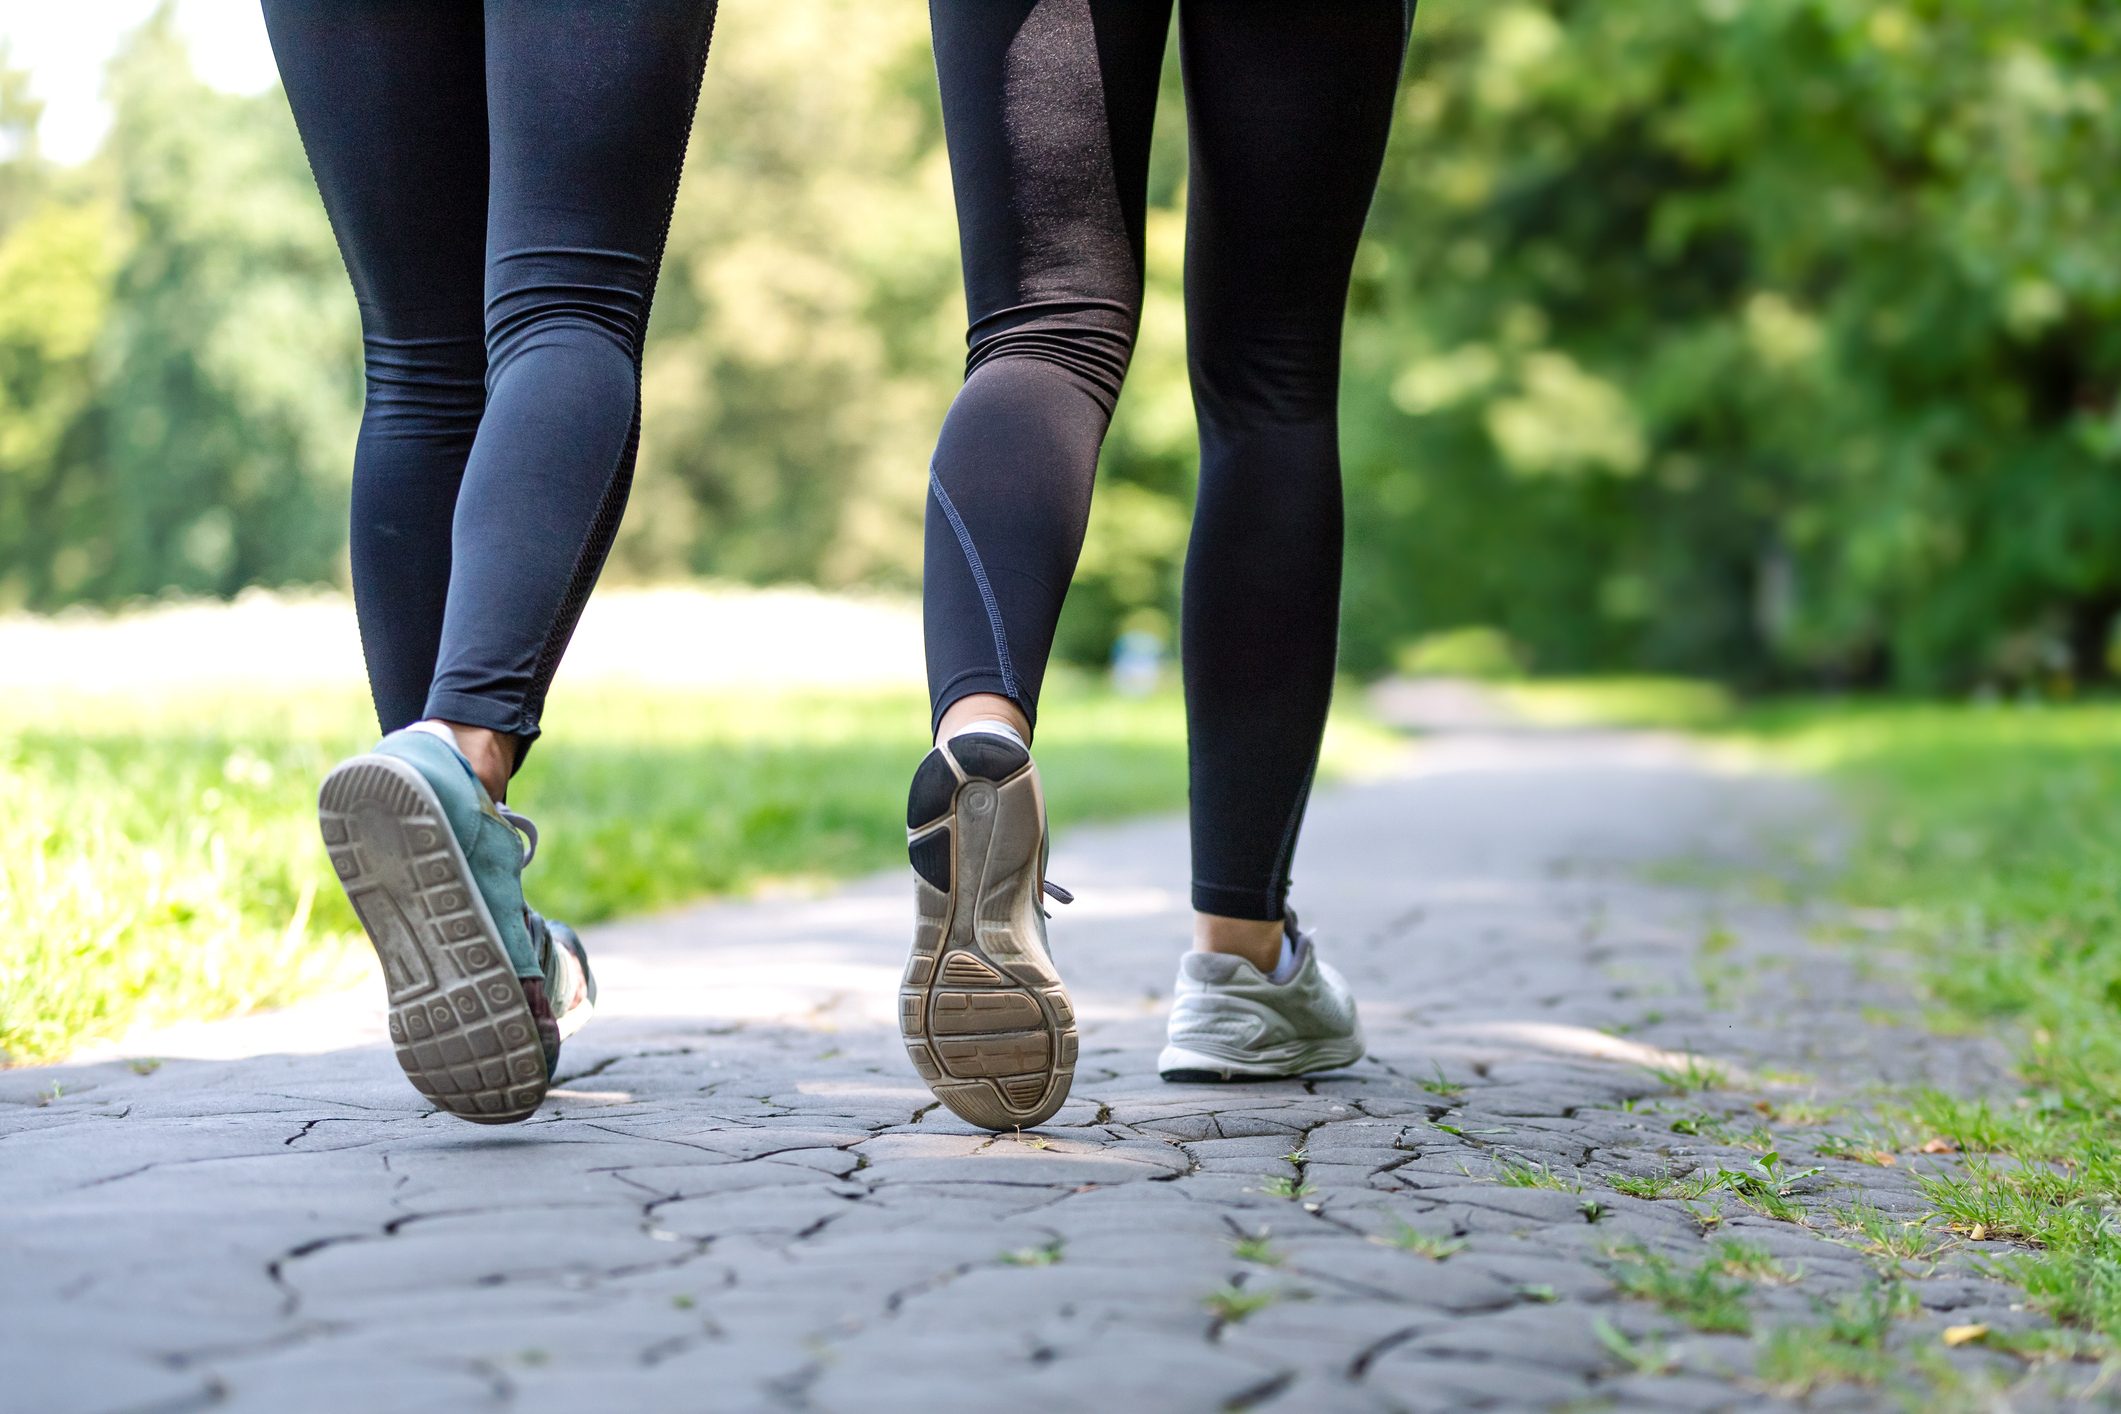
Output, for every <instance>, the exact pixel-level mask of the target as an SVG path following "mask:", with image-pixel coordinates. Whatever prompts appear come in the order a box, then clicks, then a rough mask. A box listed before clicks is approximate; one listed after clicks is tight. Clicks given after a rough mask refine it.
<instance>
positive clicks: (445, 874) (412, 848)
mask: <svg viewBox="0 0 2121 1414" xmlns="http://www.w3.org/2000/svg"><path fill="white" fill-rule="evenodd" d="M317 827H318V830H319V831H320V832H321V833H322V834H323V836H324V846H325V848H326V849H328V850H329V851H330V852H331V862H332V867H333V868H334V869H336V870H337V871H338V875H339V883H340V885H341V887H343V888H344V889H345V890H346V897H347V900H348V901H349V902H351V903H352V904H353V907H354V912H355V913H356V914H357V915H359V917H360V919H361V927H362V929H363V931H365V932H366V933H367V934H368V941H369V943H370V944H371V945H373V946H374V948H375V950H376V957H377V959H378V960H379V961H380V962H381V963H382V964H383V980H384V985H385V986H386V987H387V988H388V992H389V1011H390V1041H391V1046H392V1048H393V1049H394V1050H395V1051H396V1053H397V1057H398V1064H399V1066H401V1067H402V1068H403V1069H404V1071H405V1078H406V1079H408V1080H410V1081H411V1082H412V1085H413V1088H414V1089H415V1090H418V1091H419V1092H420V1093H421V1094H422V1095H425V1096H426V1097H427V1098H428V1099H429V1100H431V1101H433V1102H434V1104H435V1105H436V1106H437V1107H438V1108H440V1109H443V1110H446V1111H447V1112H449V1113H450V1114H453V1115H455V1116H457V1117H458V1118H459V1119H467V1120H470V1121H472V1122H473V1123H474V1124H513V1123H515V1122H517V1121H518V1120H523V1119H528V1118H529V1117H530V1115H531V1114H532V1113H533V1112H535V1111H536V1109H537V1107H538V1105H539V1104H540V1103H541V1102H542V1101H543V1100H544V1098H545V1090H546V1087H547V1085H548V1084H549V1083H550V1079H549V1075H548V1073H547V1070H546V1066H545V1052H544V1049H543V1047H542V1045H541V1044H540V1042H539V1039H538V1028H537V1022H536V1019H535V1017H533V1015H532V1014H531V1010H530V1003H529V1001H528V1000H527V999H526V998H525V996H524V994H523V985H522V983H521V982H520V981H519V980H518V979H517V977H516V974H515V969H514V967H513V966H512V965H511V964H510V963H509V960H508V949H507V947H506V946H505V945H504V944H503V943H502V941H501V936H500V931H499V930H498V929H497V928H496V927H495V926H494V922H493V915H492V914H491V913H490V912H489V911H488V910H487V907H486V900H485V899H484V897H482V896H481V895H480V893H479V890H478V887H477V886H476V885H475V884H474V883H473V882H472V880H471V867H470V865H469V864H468V863H466V861H465V859H464V852H463V850H462V849H461V848H460V847H459V846H458V844H457V839H456V835H455V833H454V832H453V831H451V830H450V828H449V825H448V822H447V818H446V817H445V816H444V815H443V812H442V804H441V801H440V800H438V799H437V798H436V797H435V793H434V790H433V788H432V787H431V786H429V785H428V784H427V782H426V781H425V780H424V779H423V778H422V777H421V775H420V773H419V772H418V771H416V770H414V769H413V768H412V767H411V766H410V765H408V764H406V763H405V762H403V761H399V760H396V759H395V758H393V757H389V756H356V757H354V758H353V759H352V760H350V761H346V762H343V763H342V764H340V765H339V766H338V767H337V768H336V769H334V770H333V771H332V773H331V774H330V775H329V776H326V777H325V778H324V785H323V787H322V788H321V789H320V790H319V791H318V792H317Z"/></svg>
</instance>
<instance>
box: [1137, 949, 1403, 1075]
mask: <svg viewBox="0 0 2121 1414" xmlns="http://www.w3.org/2000/svg"><path fill="white" fill-rule="evenodd" d="M1289 929H1290V935H1291V939H1292V941H1293V945H1294V947H1295V949H1296V955H1297V956H1296V971H1295V972H1294V973H1293V974H1292V975H1291V976H1290V978H1289V980H1288V981H1286V982H1275V981H1274V980H1273V979H1272V978H1270V977H1268V976H1266V975H1265V974H1264V973H1262V972H1261V971H1260V970H1259V969H1258V968H1256V967H1254V966H1253V965H1252V964H1251V963H1249V962H1247V961H1245V960H1244V959H1243V958H1241V957H1236V956H1234V955H1232V954H1230V953H1215V952H1189V953H1187V954H1186V955H1185V956H1184V957H1183V958H1181V959H1179V964H1178V985H1177V988H1176V990H1175V993H1174V995H1173V997H1172V1001H1171V1029H1170V1032H1169V1040H1168V1044H1166V1045H1165V1046H1164V1049H1163V1052H1162V1053H1161V1054H1160V1055H1158V1056H1157V1058H1156V1068H1157V1070H1158V1072H1160V1073H1161V1074H1162V1075H1163V1078H1164V1079H1166V1080H1172V1081H1192V1082H1198V1081H1223V1080H1282V1079H1286V1078H1288V1077H1289V1076H1292V1075H1304V1074H1308V1073H1309V1072H1311V1071H1315V1070H1337V1069H1339V1068H1340V1067H1342V1066H1348V1065H1353V1064H1354V1063H1355V1062H1356V1061H1358V1060H1361V1059H1362V1054H1363V1040H1362V1023H1361V1022H1360V1021H1358V1020H1357V1019H1356V1016H1355V997H1354V994H1353V993H1351V992H1350V991H1349V990H1348V984H1347V982H1345V981H1344V980H1342V978H1341V975H1340V974H1339V973H1338V972H1335V971H1334V970H1333V969H1332V968H1330V967H1328V966H1326V964H1324V963H1323V962H1320V961H1319V960H1318V948H1317V945H1316V944H1315V943H1314V942H1313V940H1312V937H1311V935H1310V934H1309V933H1298V932H1297V931H1296V920H1295V917H1294V915H1291V917H1290V919H1289Z"/></svg>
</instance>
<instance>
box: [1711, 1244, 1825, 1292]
mask: <svg viewBox="0 0 2121 1414" xmlns="http://www.w3.org/2000/svg"><path fill="white" fill-rule="evenodd" d="M1709 1263H1710V1265H1712V1266H1714V1267H1715V1268H1716V1270H1717V1271H1719V1272H1722V1273H1723V1274H1724V1275H1725V1276H1732V1277H1737V1278H1739V1279H1740V1280H1743V1281H1755V1282H1767V1283H1768V1284H1770V1285H1772V1286H1784V1285H1787V1284H1789V1283H1790V1282H1793V1281H1796V1280H1797V1279H1798V1278H1799V1277H1801V1276H1803V1275H1804V1269H1803V1268H1801V1267H1799V1268H1796V1269H1794V1270H1793V1269H1791V1268H1789V1267H1785V1266H1783V1265H1782V1263H1780V1262H1778V1261H1776V1260H1775V1258H1774V1255H1773V1254H1772V1253H1770V1252H1769V1251H1768V1250H1767V1248H1765V1247H1762V1246H1761V1245H1760V1244H1759V1243H1757V1242H1747V1241H1745V1240H1744V1239H1742V1238H1737V1237H1725V1238H1720V1239H1718V1240H1717V1242H1716V1244H1715V1245H1714V1246H1713V1247H1711V1248H1710V1249H1709Z"/></svg>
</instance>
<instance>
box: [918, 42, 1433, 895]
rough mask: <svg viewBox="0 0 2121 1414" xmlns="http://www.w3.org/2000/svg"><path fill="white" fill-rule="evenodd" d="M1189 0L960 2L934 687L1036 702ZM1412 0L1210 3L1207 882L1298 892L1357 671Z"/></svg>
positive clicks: (1200, 171)
mask: <svg viewBox="0 0 2121 1414" xmlns="http://www.w3.org/2000/svg"><path fill="white" fill-rule="evenodd" d="M1171 9H1172V5H1171V0H931V3H930V6H929V15H930V19H931V22H932V24H933V28H934V34H935V55H936V69H937V72H938V75H939V77H940V80H941V85H942V98H943V117H944V124H945V128H946V131H947V135H948V141H949V148H950V167H951V174H952V178H953V181H954V184H955V187H956V194H957V210H958V226H959V235H960V242H961V245H962V249H963V259H964V270H965V296H966V303H967V306H968V311H969V315H970V320H971V329H970V333H969V335H968V343H969V345H970V356H969V358H968V359H967V362H966V378H965V385H964V388H963V389H962V390H961V391H960V392H959V394H958V396H957V400H956V401H955V402H954V403H953V404H952V405H951V408H950V414H949V417H948V419H947V420H946V421H945V422H944V424H943V431H942V436H941V439H940V442H939V444H938V446H937V447H936V452H935V460H934V462H933V464H932V467H931V476H930V482H929V489H930V495H929V498H928V516H927V550H926V559H925V589H924V594H925V600H926V603H925V609H926V622H927V650H928V682H929V695H930V699H931V702H932V704H933V708H934V713H935V716H936V718H937V719H938V720H940V718H941V716H942V713H943V711H944V710H945V709H946V708H947V707H949V705H950V704H951V703H953V702H955V701H957V700H958V699H959V698H962V697H965V696H967V695H969V694H972V693H998V694H1000V695H1002V696H1005V697H1009V698H1012V699H1013V700H1015V701H1016V702H1017V703H1018V704H1019V705H1020V706H1021V707H1022V708H1023V709H1024V711H1025V712H1026V713H1027V714H1030V715H1031V716H1033V717H1034V719H1035V717H1036V714H1037V705H1038V692H1039V685H1040V682H1041V680H1042V678H1043V677H1044V673H1045V665H1046V658H1047V655H1048V653H1049V652H1050V651H1051V649H1052V644H1053V633H1054V626H1055V624H1056V622H1057V621H1058V619H1059V617H1060V609H1061V600H1062V598H1063V596H1064V595H1065V594H1066V592H1067V588H1068V580H1069V577H1070V576H1071V575H1072V574H1073V573H1074V570H1075V562H1076V558H1077V556H1078V554H1079V553H1080V552H1081V549H1082V540H1083V530H1084V526H1085V525H1086V524H1087V522H1088V519H1089V514H1090V487H1091V481H1092V478H1093V475H1094V473H1095V470H1096V465H1097V454H1098V448H1099V446H1100V444H1101V443H1102V442H1103V440H1104V435H1105V429H1106V426H1107V424H1108V423H1109V421H1110V419H1111V416H1112V410H1113V407H1114V405H1115V404H1116V403H1117V401H1118V398H1119V390H1120V382H1121V379H1122V378H1123V377H1124V376H1125V374H1126V369H1127V362H1128V359H1129V356H1130V355H1131V353H1132V350H1133V343H1134V332H1135V326H1136V322H1137V319H1138V317H1139V314H1140V308H1141V295H1142V239H1143V229H1142V228H1143V213H1144V208H1145V207H1146V205H1147V194H1146V187H1147V180H1148V160H1149V136H1150V127H1151V121H1152V119H1153V118H1154V116H1155V110H1156V90H1157V83H1158V79H1159V76H1160V74H1161V72H1162V67H1163V54H1164V45H1165V39H1166V35H1167V31H1168V29H1169V23H1170V14H1171ZM1411 20H1412V8H1411V5H1410V4H1409V3H1407V0H1332V2H1331V3H1325V4H1302V3H1292V0H1185V3H1184V4H1182V5H1181V6H1180V7H1179V45H1180V53H1181V59H1182V63H1183V68H1184V74H1185V87H1186V104H1187V113H1188V119H1189V127H1190V134H1191V137H1190V142H1191V152H1190V168H1189V172H1190V176H1189V181H1188V186H1187V206H1186V334H1187V349H1188V364H1189V368H1190V371H1191V375H1192V383H1193V399H1194V406H1195V410H1196V413H1197V416H1198V420H1199V426H1200V457H1201V459H1200V489H1199V499H1198V503H1197V506H1196V508H1195V512H1194V519H1193V534H1192V541H1191V543H1190V545H1189V547H1188V550H1187V554H1186V569H1185V584H1184V611H1183V615H1182V621H1181V625H1180V637H1181V654H1182V660H1183V665H1184V670H1185V682H1186V715H1187V723H1188V730H1189V741H1190V746H1189V751H1190V774H1191V782H1192V821H1193V905H1194V907H1195V908H1197V909H1200V910H1202V911H1204V912H1208V913H1216V914H1222V915H1225V916H1228V917H1234V918H1252V919H1278V918H1280V917H1282V915H1283V910H1284V904H1285V899H1286V895H1287V891H1288V883H1289V860H1290V856H1291V855H1292V854H1293V852H1294V850H1295V845H1296V835H1297V829H1298V826H1299V823H1300V822H1301V820H1302V817H1303V809H1304V802H1305V799H1306V797H1307V796H1308V795H1309V792H1310V785H1311V776H1312V772H1313V770H1314V768H1315V766H1316V763H1317V759H1318V746H1319V737H1320V735H1321V733H1322V732H1323V730H1324V727H1325V720H1326V710H1327V706H1328V703H1329V700H1330V698H1331V696H1332V690H1333V668H1334V659H1335V655H1336V652H1337V648H1338V642H1337V640H1338V616H1339V606H1340V568H1341V491H1340V455H1339V445H1338V427H1337V419H1336V406H1337V401H1338V393H1339V381H1340V338H1341V324H1342V318H1343V314H1344V306H1345V304H1346V301H1347V293H1348V277H1349V271H1350V268H1351V266H1352V264H1353V261H1354V256H1355V247H1356V242H1357V240H1358V239H1359V237H1360V235H1361V232H1362V225H1363V219H1364V217H1365V215H1366V214H1367V212H1368V210H1369V205H1370V200H1371V197H1372V195H1373V194H1374V192H1375V189H1376V184H1377V172H1378V167H1379V164H1380V163H1381V162H1382V160H1383V155H1384V146H1385V139H1386V136H1387V133H1388V132H1389V130H1390V127H1391V118H1392V109H1393V105H1394V102H1395V99H1396V95H1397V92H1398V85H1399V74H1400V65H1401V61H1402V59H1403V57H1404V54H1405V50H1406V39H1407V30H1408V26H1409V24H1410V23H1411Z"/></svg>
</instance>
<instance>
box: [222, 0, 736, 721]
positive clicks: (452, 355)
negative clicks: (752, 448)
mask: <svg viewBox="0 0 2121 1414" xmlns="http://www.w3.org/2000/svg"><path fill="white" fill-rule="evenodd" d="M264 4H265V22H266V26H267V28H268V29H269V30H270V32H271V35H272V45H273V53H274V55H275V56H276V57H277V58H278V60H279V65H280V76H281V79H282V80H283V82H284V83H285V85H286V88H287V97H288V101H289V103H291V104H292V105H293V107H294V113H295V120H296V123H297V124H298V126H299V127H300V128H301V130H302V141H303V144H304V146H305V147H306V148H307V149H308V152H309V161H310V166H311V168H312V169H313V170H314V171H315V173H316V178H317V185H318V187H319V188H320V189H321V190H322V192H323V194H324V205H325V209H326V210H327V211H328V212H329V213H330V215H331V221H332V226H333V229H334V230H335V231H336V233H337V235H338V239H339V248H340V252H341V253H342V254H343V255H344V256H345V258H346V268H347V270H348V271H349V272H350V273H351V275H352V276H353V285H354V293H355V294H356V296H357V297H358V298H359V300H360V305H361V327H362V334H363V340H364V345H365V350H366V361H367V379H368V400H367V407H366V409H365V411H364V413H363V415H362V418H361V436H360V441H359V442H358V443H357V444H356V447H355V450H354V479H353V525H352V537H351V550H352V560H353V583H354V605H355V609H356V612H357V614H358V616H359V619H360V624H361V642H362V647H363V651H364V652H365V653H366V655H367V659H368V675H369V681H370V684H371V686H372V688H373V690H374V693H375V700H376V713H377V716H378V717H379V718H380V719H381V721H382V725H383V728H384V730H385V731H390V730H394V729H396V728H398V727H402V726H404V725H406V724H407V723H409V722H413V721H416V720H418V719H420V718H422V717H439V718H443V719H445V720H448V721H453V722H462V723H465V724H468V725H471V726H477V727H486V728H489V729H491V730H494V731H500V732H510V733H514V734H516V735H518V736H520V737H522V738H523V739H524V743H525V744H526V745H527V744H528V741H529V739H530V738H532V737H535V736H536V735H537V732H538V717H539V713H540V711H541V710H542V708H543V706H544V700H545V691H546V689H547V688H548V687H549V686H550V685H551V683H552V673H553V669H554V667H555V666H556V665H557V664H558V662H559V658H560V653H561V651H562V650H563V649H564V648H565V647H566V646H567V639H568V637H569V635H570V634H572V633H573V631H574V625H575V621H576V620H577V619H578V618H579V617H580V615H581V611H582V605H583V603H584V602H585V601H586V600H587V599H588V597H589V590H590V587H591V586H592V585H593V584H594V583H595V582H596V577H597V573H598V571H599V570H600V569H601V568H602V567H603V563H604V557H605V555H606V553H607V552H608V551H609V550H610V548H611V539H612V535H613V533H614V532H615V531H616V530H617V529H618V522H619V513H620V511H621V510H622V509H623V508H624V506H625V503H626V492H627V488H628V487H629V485H630V484H631V482H632V479H633V462H634V452H635V448H636V444H637V443H638V441H639V437H640V358H641V340H642V335H643V333H644V332H645V330H646V328H647V325H648V305H649V299H650V297H651V296H652V295H653V294H654V291H655V281H656V271H657V268H658V266H660V264H661V263H662V258H663V241H664V236H665V234H666V233H667V232H668V230H669V226H670V210H671V205H672V203H673V202H674V201H675V199H676V197H677V185H678V173H679V170H680V169H681V168H682V167H683V165H684V159H685V143H686V138H687V137H688V135H689V134H690V132H691V128H692V115H693V106H694V104H695V102H696V101H697V99H698V96H699V83H700V71H701V68H702V66H703V65H704V63H705V62H706V57H707V41H708V36H709V33H710V31H711V30H712V28H713V23H714V11H715V6H714V0H596V3H595V4H582V3H577V0H484V3H483V4H482V0H358V3H347V0H264Z"/></svg>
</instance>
